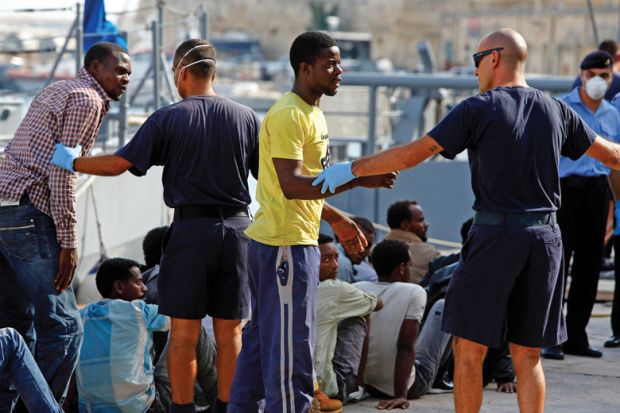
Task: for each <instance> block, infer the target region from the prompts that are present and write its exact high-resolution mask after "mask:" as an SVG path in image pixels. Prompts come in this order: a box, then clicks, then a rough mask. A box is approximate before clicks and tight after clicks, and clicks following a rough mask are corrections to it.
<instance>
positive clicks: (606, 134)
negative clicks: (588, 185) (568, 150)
mask: <svg viewBox="0 0 620 413" xmlns="http://www.w3.org/2000/svg"><path fill="white" fill-rule="evenodd" d="M560 99H562V100H563V101H564V102H566V104H567V105H568V106H569V107H570V108H571V109H573V110H574V111H575V112H577V114H578V115H579V117H581V119H583V121H584V122H585V123H586V124H587V125H588V126H589V127H590V128H591V129H592V130H593V131H594V132H596V133H597V134H598V135H600V136H602V137H603V138H606V139H609V140H611V141H615V142H617V141H618V140H619V139H620V114H618V111H617V110H616V108H614V106H613V105H612V104H611V103H609V102H607V101H606V100H605V99H603V101H602V102H601V105H600V106H599V107H598V109H597V110H596V112H594V113H592V111H591V110H590V109H589V108H588V107H586V105H584V104H583V102H582V101H581V97H580V96H579V88H575V89H573V91H572V92H570V93H569V94H567V95H565V96H562V97H561V98H560ZM605 175H609V168H607V167H606V166H605V165H603V164H602V163H600V162H599V161H597V160H596V159H594V158H590V157H589V156H587V155H586V156H582V157H581V158H579V159H577V160H575V161H574V160H572V159H569V158H567V157H565V156H562V157H561V158H560V178H566V177H568V176H583V177H594V176H605Z"/></svg>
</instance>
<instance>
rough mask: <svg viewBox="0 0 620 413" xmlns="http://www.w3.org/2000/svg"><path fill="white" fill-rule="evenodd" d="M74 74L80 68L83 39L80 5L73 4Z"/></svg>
mask: <svg viewBox="0 0 620 413" xmlns="http://www.w3.org/2000/svg"><path fill="white" fill-rule="evenodd" d="M75 8H76V13H75V74H76V75H77V74H78V73H79V72H80V69H81V68H82V51H83V50H84V39H83V36H82V33H83V31H84V28H83V27H82V24H83V22H82V5H81V4H80V3H75Z"/></svg>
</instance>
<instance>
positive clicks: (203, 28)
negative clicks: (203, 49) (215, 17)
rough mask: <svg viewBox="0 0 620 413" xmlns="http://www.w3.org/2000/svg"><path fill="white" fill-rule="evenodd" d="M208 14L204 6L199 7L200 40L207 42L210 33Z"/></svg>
mask: <svg viewBox="0 0 620 413" xmlns="http://www.w3.org/2000/svg"><path fill="white" fill-rule="evenodd" d="M207 18H208V14H207V11H206V10H205V7H204V5H203V4H201V5H200V6H199V7H198V25H199V31H200V38H201V39H204V40H207V39H208V38H209V31H208V28H209V26H208V24H209V22H208V20H207Z"/></svg>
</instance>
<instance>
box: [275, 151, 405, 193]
mask: <svg viewBox="0 0 620 413" xmlns="http://www.w3.org/2000/svg"><path fill="white" fill-rule="evenodd" d="M273 165H274V167H275V170H276V174H277V175H278V182H279V183H280V187H281V188H282V193H283V194H284V196H285V197H286V199H322V198H327V197H328V196H331V195H333V194H332V193H329V194H324V193H321V191H320V188H318V187H314V186H312V181H313V180H314V177H312V176H306V175H303V174H302V170H303V162H302V161H299V160H294V159H282V158H273ZM395 181H396V174H395V173H393V172H391V171H388V172H387V173H385V174H381V175H378V176H369V177H367V178H363V179H354V180H352V181H350V182H348V183H346V184H345V185H341V186H340V187H339V188H337V189H336V191H335V192H334V193H340V192H343V191H346V190H347V189H353V188H354V187H356V186H364V187H366V188H392V187H393V186H394V182H395Z"/></svg>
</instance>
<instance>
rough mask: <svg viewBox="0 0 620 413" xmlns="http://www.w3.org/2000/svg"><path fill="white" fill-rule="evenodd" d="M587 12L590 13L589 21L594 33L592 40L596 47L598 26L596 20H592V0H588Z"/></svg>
mask: <svg viewBox="0 0 620 413" xmlns="http://www.w3.org/2000/svg"><path fill="white" fill-rule="evenodd" d="M588 12H589V13H590V23H591V24H592V32H593V33H594V41H595V42H596V47H598V44H599V40H598V28H597V27H596V20H594V8H593V7H592V0H588Z"/></svg>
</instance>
